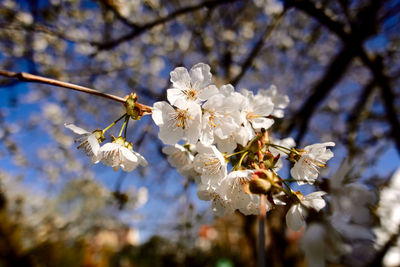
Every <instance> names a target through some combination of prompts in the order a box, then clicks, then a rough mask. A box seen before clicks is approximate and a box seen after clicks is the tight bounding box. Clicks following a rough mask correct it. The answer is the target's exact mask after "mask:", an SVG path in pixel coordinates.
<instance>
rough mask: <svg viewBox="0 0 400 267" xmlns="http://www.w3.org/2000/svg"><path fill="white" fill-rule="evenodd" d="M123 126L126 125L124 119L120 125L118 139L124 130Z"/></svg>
mask: <svg viewBox="0 0 400 267" xmlns="http://www.w3.org/2000/svg"><path fill="white" fill-rule="evenodd" d="M125 125H126V118H125V121H124V123H123V124H122V127H121V131H119V135H118V137H120V136H121V135H122V131H123V130H124V128H125Z"/></svg>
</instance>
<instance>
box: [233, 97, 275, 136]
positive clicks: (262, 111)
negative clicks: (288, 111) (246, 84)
mask: <svg viewBox="0 0 400 267" xmlns="http://www.w3.org/2000/svg"><path fill="white" fill-rule="evenodd" d="M241 93H242V95H243V96H244V97H245V99H244V100H243V101H242V105H241V107H240V110H241V122H242V124H243V125H244V127H245V128H246V130H247V132H248V140H250V139H252V138H253V137H254V136H255V133H254V130H256V131H259V130H261V129H262V128H264V129H268V128H269V127H271V126H272V124H274V120H273V119H270V118H267V117H268V116H269V115H271V112H272V110H273V108H274V104H273V103H272V101H271V99H270V98H269V97H265V96H262V95H257V96H254V94H253V93H252V92H251V91H248V90H246V89H242V90H241Z"/></svg>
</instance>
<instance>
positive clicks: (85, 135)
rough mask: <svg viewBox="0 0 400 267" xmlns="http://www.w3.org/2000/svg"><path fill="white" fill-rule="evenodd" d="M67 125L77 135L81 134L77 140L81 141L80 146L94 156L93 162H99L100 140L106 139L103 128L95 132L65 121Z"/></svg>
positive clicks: (90, 155)
mask: <svg viewBox="0 0 400 267" xmlns="http://www.w3.org/2000/svg"><path fill="white" fill-rule="evenodd" d="M64 126H65V127H67V128H68V129H70V130H71V131H72V132H74V133H75V134H77V135H80V137H79V138H78V139H76V140H75V142H77V143H80V144H79V146H78V148H83V149H84V150H85V151H86V154H87V155H88V156H89V157H92V164H94V163H97V162H99V160H100V159H99V151H100V144H99V143H100V142H101V141H103V140H104V137H103V133H102V131H101V130H96V131H94V132H93V133H91V132H88V131H86V130H84V129H82V128H80V127H78V126H76V125H74V124H72V123H65V124H64Z"/></svg>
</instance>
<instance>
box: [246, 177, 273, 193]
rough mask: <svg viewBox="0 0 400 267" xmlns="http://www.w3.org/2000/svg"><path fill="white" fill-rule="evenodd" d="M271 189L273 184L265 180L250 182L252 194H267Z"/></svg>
mask: <svg viewBox="0 0 400 267" xmlns="http://www.w3.org/2000/svg"><path fill="white" fill-rule="evenodd" d="M270 189H271V183H270V182H268V181H267V180H264V179H253V180H251V181H250V182H249V191H250V192H251V193H252V194H264V195H265V194H267V193H268V192H269V190H270Z"/></svg>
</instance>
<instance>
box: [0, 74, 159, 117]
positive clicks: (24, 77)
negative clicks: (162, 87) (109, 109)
mask: <svg viewBox="0 0 400 267" xmlns="http://www.w3.org/2000/svg"><path fill="white" fill-rule="evenodd" d="M0 76H4V77H8V78H15V79H18V80H20V81H23V82H33V83H42V84H49V85H53V86H58V87H63V88H67V89H71V90H75V91H79V92H84V93H87V94H92V95H96V96H100V97H104V98H107V99H111V100H114V101H117V102H120V103H123V104H125V102H126V100H125V98H122V97H119V96H115V95H111V94H106V93H102V92H99V91H97V90H94V89H91V88H88V87H84V86H80V85H76V84H72V83H67V82H61V81H58V80H54V79H50V78H45V77H42V76H37V75H33V74H29V73H26V72H12V71H6V70H0ZM135 105H136V106H137V107H138V108H139V109H140V110H141V111H143V112H144V113H146V114H151V112H152V109H151V107H149V106H146V105H144V104H141V103H138V102H136V104H135Z"/></svg>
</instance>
